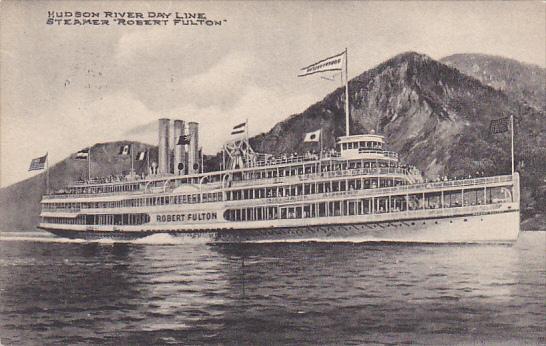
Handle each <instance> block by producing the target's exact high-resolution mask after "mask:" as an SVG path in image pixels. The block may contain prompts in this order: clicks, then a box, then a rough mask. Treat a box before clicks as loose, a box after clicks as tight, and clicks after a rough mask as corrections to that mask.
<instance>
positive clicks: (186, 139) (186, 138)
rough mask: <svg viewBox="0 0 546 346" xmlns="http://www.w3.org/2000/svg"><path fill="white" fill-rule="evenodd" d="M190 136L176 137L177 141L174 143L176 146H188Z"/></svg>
mask: <svg viewBox="0 0 546 346" xmlns="http://www.w3.org/2000/svg"><path fill="white" fill-rule="evenodd" d="M190 138H191V137H190V136H189V135H182V136H180V137H178V140H177V141H176V145H186V144H190Z"/></svg>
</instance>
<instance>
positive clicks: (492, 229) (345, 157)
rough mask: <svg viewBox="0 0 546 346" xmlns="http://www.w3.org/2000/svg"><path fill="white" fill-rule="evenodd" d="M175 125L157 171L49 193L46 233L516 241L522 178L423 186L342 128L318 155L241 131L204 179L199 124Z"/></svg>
mask: <svg viewBox="0 0 546 346" xmlns="http://www.w3.org/2000/svg"><path fill="white" fill-rule="evenodd" d="M170 124H171V121H170V120H169V119H160V120H159V136H158V137H159V145H158V163H157V165H155V164H153V165H152V166H151V167H149V171H148V174H147V175H145V176H138V175H136V174H134V173H133V172H132V173H131V174H129V175H127V176H125V177H123V178H122V179H114V180H110V179H106V180H105V179H102V180H93V179H89V180H88V181H85V182H76V183H74V184H72V185H70V186H68V187H66V188H65V189H63V190H62V191H57V192H52V193H48V194H46V195H44V196H43V198H42V201H41V205H42V211H41V222H40V225H39V227H40V228H41V229H43V230H46V231H48V232H51V233H54V234H56V235H59V236H62V237H68V238H84V239H94V238H114V239H134V238H140V237H145V236H149V235H152V234H157V233H168V234H171V235H176V236H180V237H185V238H187V239H188V241H189V240H190V239H198V240H202V241H204V242H209V243H239V242H298V241H345V242H370V241H385V242H432V243H482V242H485V243H510V242H513V241H515V240H516V239H517V237H518V234H519V223H520V222H519V221H520V220H519V219H520V207H519V200H520V192H519V175H518V173H517V172H515V173H512V174H510V175H499V176H491V177H475V178H468V179H456V180H452V179H437V180H436V181H427V180H425V179H423V176H422V174H421V172H420V171H419V170H417V169H416V168H415V167H412V166H409V165H405V164H403V163H402V162H400V161H399V156H398V154H397V153H396V152H392V151H388V150H387V149H386V143H385V138H384V136H382V135H380V134H376V133H373V132H372V133H369V134H360V135H348V131H347V135H346V136H343V137H340V138H338V139H337V142H336V148H335V149H331V150H328V151H326V150H323V149H322V145H321V148H320V150H319V152H318V153H312V152H308V153H307V154H291V155H282V156H273V155H265V154H259V153H256V152H255V151H254V150H253V149H252V147H251V146H250V144H249V141H248V135H247V133H248V131H245V128H246V126H247V124H246V123H244V124H240V125H238V126H236V127H234V129H233V132H232V134H234V135H240V136H241V137H242V138H239V139H238V140H233V141H230V143H228V144H227V145H225V146H224V158H225V159H224V162H223V165H222V168H221V169H220V170H218V171H211V172H203V171H202V163H201V164H200V161H202V160H200V158H199V150H198V148H199V146H198V138H199V133H198V124H197V123H193V122H190V123H188V124H187V125H188V126H187V128H186V126H185V123H184V122H183V121H181V120H175V121H174V125H173V131H172V132H173V135H174V136H172V137H171V134H170V131H169V130H170ZM245 132H246V136H245ZM321 137H322V133H321V131H320V130H319V131H317V132H315V133H309V134H307V136H306V138H305V139H306V140H308V141H310V142H315V141H319V140H320V141H321V140H322V138H321ZM302 140H303V139H302ZM321 143H322V142H321ZM169 144H170V145H169ZM170 146H173V148H172V149H171V148H170ZM186 148H187V149H186ZM131 155H132V153H131Z"/></svg>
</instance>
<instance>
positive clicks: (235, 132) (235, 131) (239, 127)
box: [231, 122, 246, 135]
mask: <svg viewBox="0 0 546 346" xmlns="http://www.w3.org/2000/svg"><path fill="white" fill-rule="evenodd" d="M245 131H246V122H244V123H240V124H239V125H235V126H233V130H231V134H232V135H240V134H241V133H245Z"/></svg>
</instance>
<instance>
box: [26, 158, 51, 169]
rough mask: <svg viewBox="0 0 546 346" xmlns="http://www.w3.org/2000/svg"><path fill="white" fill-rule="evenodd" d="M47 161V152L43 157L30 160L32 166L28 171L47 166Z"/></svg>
mask: <svg viewBox="0 0 546 346" xmlns="http://www.w3.org/2000/svg"><path fill="white" fill-rule="evenodd" d="M46 162H47V154H45V155H44V156H41V157H37V158H35V159H32V161H30V167H29V168H28V171H29V172H30V171H39V170H41V169H44V168H45V164H46Z"/></svg>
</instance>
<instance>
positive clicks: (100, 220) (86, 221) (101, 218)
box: [42, 213, 150, 225]
mask: <svg viewBox="0 0 546 346" xmlns="http://www.w3.org/2000/svg"><path fill="white" fill-rule="evenodd" d="M42 222H45V223H53V224H64V225H142V224H145V223H148V222H150V216H149V215H148V214H144V213H135V214H97V215H79V216H78V217H75V218H62V217H44V218H43V220H42Z"/></svg>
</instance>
